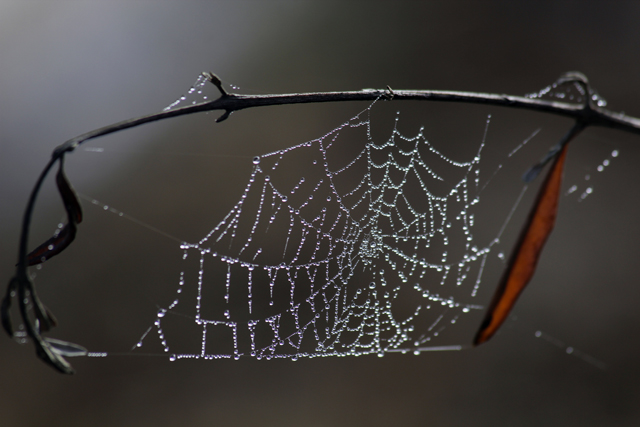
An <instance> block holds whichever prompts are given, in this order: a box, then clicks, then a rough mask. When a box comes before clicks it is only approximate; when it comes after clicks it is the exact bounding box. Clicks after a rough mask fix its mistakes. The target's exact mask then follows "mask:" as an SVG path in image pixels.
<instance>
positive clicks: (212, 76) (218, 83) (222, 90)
mask: <svg viewBox="0 0 640 427" xmlns="http://www.w3.org/2000/svg"><path fill="white" fill-rule="evenodd" d="M202 75H203V76H205V77H206V79H207V80H209V81H210V82H211V83H213V85H214V86H215V87H217V88H218V90H219V91H220V93H221V94H222V97H225V96H229V93H228V92H227V91H226V90H225V88H223V87H222V81H221V80H220V77H218V76H216V75H215V74H213V73H210V72H208V71H205V72H203V73H202Z"/></svg>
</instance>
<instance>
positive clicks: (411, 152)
mask: <svg viewBox="0 0 640 427" xmlns="http://www.w3.org/2000/svg"><path fill="white" fill-rule="evenodd" d="M375 105H376V102H374V103H373V104H372V105H370V106H369V107H368V108H367V109H365V110H364V111H362V112H361V113H359V114H358V115H356V116H355V117H353V118H351V119H350V120H348V121H346V122H344V123H343V124H341V125H340V126H338V127H337V128H336V129H334V130H332V131H331V132H329V133H327V134H326V135H324V136H322V137H320V138H317V139H314V140H311V141H308V142H305V143H303V144H299V145H296V146H293V147H289V148H286V149H283V150H278V151H274V152H271V153H267V154H263V155H261V156H257V157H255V158H254V159H253V168H252V171H251V174H250V176H249V179H248V183H247V185H246V187H245V189H244V191H243V193H242V194H241V196H240V200H239V201H238V202H237V203H236V204H235V206H233V208H232V209H231V210H230V211H229V212H228V214H227V215H226V216H225V217H224V218H223V219H222V220H221V221H220V222H218V223H217V225H216V226H215V227H214V228H213V229H212V230H211V231H210V232H209V233H207V234H206V235H205V236H204V237H203V238H202V239H201V240H199V241H198V242H195V243H183V244H182V245H181V249H182V250H183V262H184V265H185V267H184V269H183V271H182V272H181V273H180V276H179V280H178V283H177V286H176V290H175V299H174V300H173V301H172V302H170V303H169V304H167V305H165V306H163V307H161V308H159V310H158V312H157V318H156V319H155V321H154V323H153V325H152V326H150V327H149V329H147V331H146V332H145V333H144V334H143V336H142V337H141V339H140V341H139V342H138V343H137V344H136V346H134V349H135V348H138V347H142V346H143V343H145V340H148V339H149V335H155V334H154V333H152V331H153V330H155V332H156V333H157V337H158V338H159V341H160V343H161V345H162V349H163V351H164V352H165V353H167V354H169V355H170V358H171V360H176V359H181V358H204V359H217V358H236V359H238V358H239V357H241V356H253V357H255V358H258V359H262V358H265V359H271V358H291V359H293V360H295V359H297V358H299V357H319V356H346V355H355V356H359V355H364V354H378V355H379V356H382V355H384V354H385V353H389V352H403V353H404V352H413V353H416V354H419V353H420V352H422V351H430V350H458V349H461V348H462V346H460V345H442V344H439V343H438V340H439V338H440V337H441V336H442V335H444V332H445V330H446V328H447V326H449V325H451V324H454V323H456V322H458V321H459V320H460V318H461V317H463V316H465V315H466V314H467V313H470V312H472V311H477V310H480V309H482V308H483V307H482V306H481V305H478V304H477V303H476V301H475V300H474V297H475V296H476V294H477V291H478V288H479V285H480V282H481V278H482V274H483V269H484V265H485V262H486V260H487V257H488V255H489V253H490V251H491V249H492V247H493V246H494V245H495V244H497V243H498V242H499V237H500V236H499V235H498V237H496V238H495V239H493V240H492V241H490V242H489V243H488V244H485V245H484V246H481V245H478V244H477V243H476V239H474V233H473V227H474V213H473V210H474V207H475V205H477V204H478V203H479V194H480V192H481V188H480V183H479V174H480V170H479V163H480V159H481V152H482V149H483V147H484V138H482V142H481V143H480V144H479V147H478V149H477V152H476V153H475V155H473V156H472V157H471V158H470V159H466V160H463V161H459V160H453V159H450V158H448V157H447V156H445V155H444V154H442V153H441V152H440V151H438V150H437V149H436V148H435V147H434V146H432V145H431V144H430V143H429V142H428V141H427V140H426V138H425V136H424V134H423V129H421V130H420V131H419V132H418V134H417V135H415V136H411V137H409V136H405V135H402V134H401V133H400V131H399V130H398V121H399V117H396V120H395V125H394V126H393V128H392V130H391V132H390V135H389V136H388V137H387V138H386V139H383V140H381V141H376V140H375V139H374V138H373V137H372V130H371V112H372V109H373V108H374V106H375ZM488 124H489V121H488V120H487V127H488ZM485 136H486V129H485ZM354 141H360V143H359V144H360V146H359V147H354V145H353V144H354ZM525 143H526V141H525ZM345 152H346V153H350V155H348V156H345ZM501 232H502V231H501ZM460 241H462V242H463V243H462V244H457V243H456V244H452V243H451V242H460Z"/></svg>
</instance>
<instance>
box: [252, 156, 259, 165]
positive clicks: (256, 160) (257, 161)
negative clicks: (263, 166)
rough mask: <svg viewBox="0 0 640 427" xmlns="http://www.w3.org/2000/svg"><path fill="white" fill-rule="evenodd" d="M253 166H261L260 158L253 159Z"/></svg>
mask: <svg viewBox="0 0 640 427" xmlns="http://www.w3.org/2000/svg"><path fill="white" fill-rule="evenodd" d="M253 164H254V165H257V164H260V156H255V157H254V158H253Z"/></svg>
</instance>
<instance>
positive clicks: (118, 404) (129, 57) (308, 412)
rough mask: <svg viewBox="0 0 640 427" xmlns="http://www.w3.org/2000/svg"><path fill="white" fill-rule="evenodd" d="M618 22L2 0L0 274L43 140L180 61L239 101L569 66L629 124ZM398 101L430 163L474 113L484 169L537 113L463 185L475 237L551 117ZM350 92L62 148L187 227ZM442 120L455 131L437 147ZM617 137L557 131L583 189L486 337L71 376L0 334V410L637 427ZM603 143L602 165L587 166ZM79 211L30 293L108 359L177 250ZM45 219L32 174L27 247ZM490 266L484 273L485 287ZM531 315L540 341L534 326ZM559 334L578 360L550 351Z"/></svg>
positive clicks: (327, 118)
mask: <svg viewBox="0 0 640 427" xmlns="http://www.w3.org/2000/svg"><path fill="white" fill-rule="evenodd" d="M638 22H640V3H638V2H631V1H628V2H625V1H616V2H604V1H602V2H596V1H590V2H578V1H537V2H524V1H446V2H445V1H406V2H404V1H388V2H383V1H337V2H332V1H226V2H225V1H220V2H214V1H210V2H201V1H179V2H178V1H175V2H169V1H140V0H138V1H133V2H132V1H109V2H106V1H104V2H100V1H55V2H53V1H24V0H22V1H2V2H0V94H1V97H0V100H1V102H0V109H1V114H0V129H1V132H0V135H1V136H0V141H1V142H0V144H1V146H0V147H1V149H2V153H1V154H0V200H1V202H0V205H1V206H2V209H1V210H0V227H1V228H0V230H1V233H2V234H1V236H2V238H1V239H0V242H1V243H0V254H1V255H2V256H1V257H0V263H1V264H0V284H1V285H2V286H3V287H4V286H5V284H6V283H7V282H8V281H9V279H10V277H11V275H12V274H13V272H14V267H13V266H14V264H15V262H16V250H17V243H18V234H19V226H20V221H21V215H22V212H23V209H24V206H25V203H26V200H27V197H28V193H29V191H30V188H31V186H32V185H33V183H34V182H35V179H36V177H37V174H38V173H39V172H40V170H41V168H42V167H43V166H44V165H45V163H46V161H47V159H48V156H49V155H50V153H51V151H52V149H53V148H54V147H55V146H56V145H58V144H60V143H62V142H63V141H65V140H67V139H69V138H71V137H73V136H76V135H78V134H80V133H83V132H86V131H89V130H92V129H94V128H98V127H101V126H104V125H107V124H110V123H113V122H116V121H119V120H123V119H126V118H130V117H134V116H139V115H142V114H147V113H150V112H154V111H157V110H159V109H161V108H163V107H165V106H167V105H168V104H170V103H171V102H172V101H174V100H175V99H177V98H178V97H179V96H180V95H181V94H183V93H185V92H186V91H187V90H188V88H189V86H190V85H191V84H192V83H193V82H194V81H195V79H196V77H197V75H198V74H199V73H200V72H202V71H205V70H207V71H213V72H215V73H217V74H218V75H220V76H221V78H222V79H223V80H224V81H225V84H227V85H236V86H239V87H240V89H239V90H240V91H241V92H244V93H281V92H307V91H332V90H354V89H360V88H368V87H373V88H383V87H385V86H386V85H390V86H391V87H392V88H397V89H405V88H406V89H411V88H416V89H451V90H471V91H483V92H498V93H508V94H516V95H519V94H525V93H530V92H534V91H537V90H539V89H541V88H542V87H544V86H546V85H547V84H550V83H551V82H553V81H554V80H555V79H556V78H557V77H558V76H559V75H560V74H561V73H563V72H565V71H570V70H579V71H582V72H583V73H585V74H586V75H587V76H588V77H589V78H590V81H591V83H592V84H593V86H594V87H595V88H597V89H598V91H599V92H600V94H601V95H602V96H604V97H605V98H606V99H607V100H608V101H609V107H610V108H611V109H613V110H616V111H625V112H627V113H629V114H631V115H635V116H638V115H640V107H638V100H639V99H640V84H639V83H638V79H637V76H638V70H640V59H639V58H640V55H638V53H639V52H640V32H639V30H638V24H637V23H638ZM228 87H230V86H228ZM211 94H215V91H212V92H211ZM412 105H413V104H411V105H409V104H407V105H400V104H398V105H397V108H398V109H399V110H402V111H403V113H402V114H403V116H402V117H403V118H404V117H405V116H406V120H407V123H414V122H415V123H421V124H423V125H425V127H426V128H427V134H429V132H431V133H430V134H429V135H430V137H429V138H430V141H432V142H434V143H435V144H438V143H439V144H441V145H440V148H442V150H443V151H446V150H449V151H448V152H447V153H448V154H449V155H450V156H451V157H455V156H456V153H460V152H463V153H465V155H466V154H468V152H466V151H464V150H469V139H471V143H472V144H475V147H477V144H478V143H479V141H480V139H481V137H482V132H483V130H484V122H485V120H486V115H487V114H489V113H490V114H492V125H491V127H490V133H489V136H490V138H489V140H488V144H487V148H486V150H485V155H486V156H487V159H488V161H489V162H494V163H495V164H497V163H500V162H502V161H503V159H504V155H505V153H508V152H509V150H510V149H511V148H512V147H514V146H515V145H517V142H518V141H521V140H522V139H524V138H526V137H527V136H528V135H530V134H531V132H532V131H533V130H535V129H536V128H538V127H540V128H542V130H543V131H542V132H543V133H541V136H540V137H539V138H538V137H537V138H535V139H534V140H533V141H532V142H531V143H530V147H529V146H528V147H527V148H528V149H530V150H531V151H529V153H530V154H528V155H527V157H521V158H520V159H519V160H517V161H516V160H513V162H509V163H505V165H509V167H511V168H512V169H513V170H512V171H511V175H502V174H501V175H500V176H498V177H497V178H496V179H497V181H498V182H496V183H495V186H494V184H493V183H492V188H493V190H491V191H488V193H487V196H486V197H485V198H484V199H483V201H482V203H483V204H484V206H485V208H486V209H487V210H486V211H485V214H484V217H483V218H484V219H485V220H486V221H487V223H486V224H487V230H489V231H487V232H486V233H487V235H486V238H491V237H492V236H494V235H495V232H494V231H495V230H496V228H495V227H496V224H498V226H499V224H501V223H502V221H504V219H505V218H506V215H507V214H508V212H509V208H510V206H511V204H512V203H513V201H514V199H515V196H517V193H518V191H519V188H521V184H520V182H519V181H518V179H519V176H520V175H519V174H521V173H522V172H524V170H525V169H526V167H527V166H528V165H529V164H531V163H533V162H535V161H536V160H537V159H538V158H539V156H541V155H542V154H543V153H544V152H545V150H546V149H547V148H548V147H549V146H550V145H552V144H553V143H554V142H555V140H554V138H557V137H558V136H559V135H560V134H561V133H562V132H563V131H564V130H565V129H566V126H567V125H568V123H567V122H565V121H562V120H560V119H557V118H549V117H547V116H545V115H542V114H537V113H523V112H518V113H514V112H511V111H508V110H506V109H501V108H490V109H487V108H484V109H480V108H479V107H473V108H471V107H469V108H467V107H455V108H454V107H451V106H440V105H436V106H433V105H431V106H429V107H425V106H415V105H413V107H415V111H417V112H418V113H419V114H418V113H416V112H415V111H414V113H413V114H418V117H414V118H413V119H412V118H411V114H412V109H413V107H412ZM366 106H367V104H357V105H356V104H353V105H333V106H329V105H324V106H303V107H300V106H297V107H274V108H270V109H256V110H248V111H242V112H237V113H235V114H233V115H232V116H231V118H230V119H229V120H227V121H226V122H224V123H222V124H215V123H214V119H215V118H216V117H217V113H215V114H209V115H202V116H198V117H188V118H182V119H175V120H172V121H167V122H163V123H161V124H157V125H150V126H147V127H143V128H140V129H135V130H132V131H128V132H124V133H122V134H119V135H115V136H113V137H108V138H105V139H103V140H96V141H95V142H92V143H91V145H89V146H90V147H98V148H103V149H104V152H103V153H96V152H92V151H86V150H78V152H77V153H74V154H73V155H71V156H69V158H68V161H67V164H68V165H67V167H68V170H69V176H70V178H71V180H72V182H73V183H74V185H75V187H76V189H77V190H78V191H79V192H80V193H82V194H86V195H88V196H90V197H94V198H96V199H98V200H100V201H102V202H104V203H106V204H109V205H112V206H114V207H116V208H118V209H120V210H122V211H125V212H126V213H127V214H130V215H132V216H134V217H136V218H140V219H142V220H144V221H145V222H147V223H149V224H152V225H154V226H156V227H158V228H160V229H162V230H163V231H165V232H167V233H170V234H172V235H176V236H179V237H180V238H181V239H185V240H188V241H194V240H196V239H198V238H199V237H201V236H202V235H204V233H206V232H207V231H208V230H210V229H211V228H212V227H213V226H214V225H215V224H216V223H217V222H218V221H219V220H220V219H221V218H222V215H223V214H224V213H226V212H227V211H228V210H229V209H230V207H231V206H232V205H233V204H234V203H235V202H236V201H237V200H238V197H239V195H240V192H241V191H242V188H243V187H244V185H245V184H246V180H247V177H248V174H249V172H250V170H251V164H250V158H251V157H252V156H253V155H255V154H260V153H265V152H269V151H272V150H275V149H278V148H284V147H287V146H291V145H294V144H297V143H300V142H304V141H307V140H309V139H312V138H315V137H318V136H320V135H324V134H325V133H326V132H328V131H330V130H331V129H333V128H334V127H335V126H337V125H338V124H340V123H341V122H342V121H344V120H345V119H347V118H349V117H351V116H353V115H355V114H356V113H357V112H359V111H360V110H362V109H363V108H365V107H366ZM393 107H394V108H395V107H396V105H395V104H393ZM430 126H432V128H433V129H434V130H432V131H429V129H430ZM447 129H451V130H452V131H454V132H457V134H456V135H460V136H459V138H458V137H455V138H453V139H452V140H448V139H447ZM415 130H416V129H415V128H414V129H408V130H407V133H409V134H410V133H411V132H414V133H415ZM465 132H466V133H465ZM544 132H546V133H544ZM639 145H640V138H638V137H636V136H632V135H626V134H622V133H621V132H617V131H605V130H588V131H587V132H585V134H584V135H583V136H581V137H580V139H579V140H578V141H576V142H575V143H574V144H573V146H572V147H571V149H570V152H569V163H568V166H567V171H566V174H565V191H566V190H567V189H568V188H569V187H570V186H571V185H572V184H577V185H579V186H580V188H581V189H584V188H585V185H586V184H585V180H584V177H585V175H590V176H591V180H590V182H589V185H591V186H592V187H593V189H594V192H593V194H592V195H590V196H589V197H588V198H586V199H585V200H584V201H582V202H578V201H577V199H578V198H579V197H578V194H577V193H576V194H573V196H571V197H570V196H566V197H564V198H563V200H562V204H561V207H560V217H559V220H558V224H557V226H556V230H555V232H554V234H553V235H552V237H551V238H550V240H549V243H548V247H547V249H546V250H545V252H544V255H543V258H542V260H541V263H540V266H539V269H538V272H537V274H536V276H535V278H534V280H533V281H532V283H531V284H530V288H529V289H527V290H526V292H525V293H524V295H523V296H522V298H521V300H520V302H519V303H518V305H517V307H516V309H515V311H514V316H513V317H512V318H511V319H510V320H509V322H507V324H506V325H505V327H504V328H503V330H502V332H501V333H500V334H499V335H498V336H496V337H495V338H494V339H493V340H492V341H491V342H489V343H487V344H485V345H483V346H481V347H479V348H477V349H472V350H465V351H462V352H448V353H431V354H429V353H427V354H422V355H421V356H419V357H415V356H412V355H395V354H394V355H387V356H386V357H384V358H377V357H374V356H371V357H360V358H328V359H324V358H320V359H310V360H307V359H301V360H299V361H297V362H291V361H286V360H284V361H283V360H281V361H271V362H267V361H256V360H252V359H247V360H244V359H243V360H240V361H237V362H236V361H210V362H203V361H181V362H176V363H169V362H168V361H167V359H165V358H153V357H116V356H113V357H108V358H106V359H88V358H83V359H76V360H72V363H73V364H74V366H75V368H76V369H77V371H78V373H77V374H76V375H75V376H73V377H67V376H63V375H60V374H58V373H56V372H54V371H53V370H52V369H50V368H49V367H47V366H45V365H44V364H43V363H41V362H40V361H39V360H37V358H36V357H35V355H34V352H33V348H32V346H30V345H27V346H19V345H17V344H15V343H14V342H12V341H11V340H10V339H9V338H7V337H1V339H0V362H1V366H0V379H1V381H0V384H1V385H2V392H0V417H1V418H0V419H1V420H2V421H1V422H0V424H2V425H6V426H33V425H49V426H76V425H77V426H89V425H90V426H128V425H132V426H133V425H136V426H138V425H155V426H161V425H178V424H179V425H222V424H224V425H239V426H240V425H242V426H245V425H263V426H270V425H273V426H288V425H292V426H293V425H296V426H297V425H305V426H307V425H308V426H313V425H318V426H324V425H332V426H339V425H349V426H356V425H363V426H364V425H399V426H414V425H437V426H448V425H478V426H502V425H504V426H508V425H509V426H510V425H518V426H527V425H531V426H538V425H542V424H544V425H581V426H583V425H594V426H601V425H609V426H613V425H638V424H639V423H640V410H639V409H638V401H639V398H640V385H639V382H638V378H640V368H638V363H637V360H638V357H639V356H640V338H639V337H640V333H639V332H640V310H639V309H638V306H639V304H640V288H639V287H638V286H637V284H638V280H639V279H640V273H639V272H638V270H637V266H636V262H637V261H636V254H637V246H638V245H637V241H638V238H639V237H640V222H639V221H638V220H637V219H636V218H637V217H638V214H639V213H640V204H639V203H638V202H637V200H638V196H639V195H640V193H639V191H638V189H637V187H636V186H635V185H636V183H637V182H638V167H637V164H636V163H634V162H635V161H640V149H638V146H639ZM614 149H617V150H619V151H620V156H619V157H617V158H615V159H613V160H612V164H611V166H609V167H608V168H607V170H606V171H605V172H603V173H601V174H599V173H598V172H596V167H597V166H598V164H600V163H601V162H602V160H603V159H605V158H607V157H608V156H609V154H610V153H611V151H612V150H614ZM492 156H493V157H492ZM501 156H502V157H501ZM467 158H468V157H467ZM494 166H495V165H494ZM487 170H489V171H491V170H493V169H492V167H491V166H489V168H488V169H487ZM503 191H504V192H503ZM530 193H532V192H530ZM531 195H532V194H531ZM529 201H530V200H529ZM83 203H84V206H85V216H86V219H85V222H84V223H83V224H82V225H81V229H80V232H79V234H78V239H77V242H75V244H74V246H72V247H71V248H70V249H69V250H68V252H67V253H65V254H64V255H61V256H60V257H59V259H56V260H54V261H52V262H50V263H47V265H46V266H45V268H43V269H42V271H40V272H38V276H37V278H36V284H37V285H38V289H39V292H40V294H41V297H42V298H43V300H44V301H45V303H46V304H47V305H48V306H49V307H50V308H51V309H52V311H53V312H54V313H56V315H57V316H58V320H59V321H60V326H59V327H58V328H57V330H56V331H55V332H54V333H53V336H56V337H60V338H63V339H69V340H71V341H75V342H79V343H82V344H84V345H87V346H88V347H89V348H90V349H91V350H96V351H99V350H114V351H127V350H128V349H129V348H130V346H131V345H132V344H133V343H135V342H136V340H137V339H138V338H139V337H140V335H141V333H142V332H143V331H144V328H143V329H142V330H141V329H140V327H141V325H143V324H145V322H147V319H150V318H153V316H154V313H155V310H156V309H157V307H156V305H155V304H156V303H157V301H159V300H161V299H162V295H164V294H162V292H163V290H162V289H163V288H162V287H163V286H164V287H165V288H166V287H167V283H169V285H168V287H169V289H173V286H174V285H175V282H176V277H177V276H176V275H175V274H176V273H175V271H176V270H175V269H173V270H172V268H173V267H175V265H174V264H172V263H173V262H174V260H175V259H176V257H177V258H179V251H178V250H177V248H176V244H175V243H174V242H172V241H169V242H167V241H166V239H164V238H163V237H162V236H159V235H155V234H152V233H148V232H147V231H146V230H144V229H141V228H139V227H136V226H134V225H131V224H129V223H127V224H124V223H123V221H122V220H120V219H118V218H117V217H115V216H113V215H112V216H109V215H106V214H105V213H104V212H101V210H100V209H99V208H96V207H95V206H92V205H91V204H90V203H86V201H85V202H83ZM493 209H495V215H493ZM522 214H523V212H520V213H519V214H518V215H520V216H521V215H522ZM518 215H516V217H518ZM62 219H64V215H63V211H62V208H61V207H60V203H59V202H58V200H57V195H56V192H55V190H54V188H53V185H52V184H51V183H49V184H48V185H47V187H46V188H45V191H44V193H43V195H42V198H41V200H40V201H39V204H38V214H37V216H36V222H35V225H34V228H33V232H32V236H33V237H32V240H31V242H32V245H33V244H36V243H39V241H40V240H44V239H46V238H47V237H48V236H49V235H50V234H51V232H52V231H53V230H54V229H55V227H56V224H57V223H58V222H59V221H60V220H62ZM516 225H517V224H515V223H514V226H513V227H510V228H509V230H508V233H509V236H511V237H509V238H510V239H513V236H515V234H517V228H518V227H517V226H516ZM479 228H480V230H479V231H478V233H479V235H482V227H479ZM496 274H498V273H496ZM498 275H499V274H498ZM494 276H495V274H494ZM492 280H493V282H492ZM496 280H497V277H492V276H491V273H489V274H488V276H487V277H486V280H485V282H484V283H483V290H484V292H485V293H486V295H485V296H484V298H485V302H486V299H487V298H489V297H490V294H491V292H492V289H493V288H492V287H493V286H494V284H495V281H496ZM479 320H480V319H478V321H479ZM538 330H540V331H543V332H544V334H545V336H548V337H553V339H555V340H557V341H561V343H556V344H554V343H551V342H550V341H549V340H545V339H540V338H536V337H535V335H534V333H535V331H538ZM469 332H470V333H472V332H473V331H472V330H470V331H469ZM568 346H571V347H573V348H575V349H577V350H579V351H580V352H581V353H578V352H574V353H573V354H567V351H566V347H568ZM576 354H577V355H576ZM581 354H586V355H588V356H590V357H593V358H596V359H598V360H600V361H602V362H603V363H605V364H606V366H607V368H606V369H604V370H603V369H600V368H599V367H598V366H596V365H594V364H592V363H589V362H588V361H586V360H585V358H581V357H579V356H580V355H581Z"/></svg>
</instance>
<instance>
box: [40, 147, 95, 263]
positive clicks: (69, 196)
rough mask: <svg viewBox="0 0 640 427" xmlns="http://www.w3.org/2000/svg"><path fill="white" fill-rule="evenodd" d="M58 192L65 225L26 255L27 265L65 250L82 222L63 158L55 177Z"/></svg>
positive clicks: (79, 207) (77, 201) (78, 205)
mask: <svg viewBox="0 0 640 427" xmlns="http://www.w3.org/2000/svg"><path fill="white" fill-rule="evenodd" d="M56 184H57V185H58V192H59V193H60V196H61V197H62V202H63V204H64V209H65V211H66V212H67V224H66V225H65V226H64V227H63V228H62V230H60V231H59V232H58V233H56V234H55V235H54V236H53V237H52V238H50V239H48V240H47V241H46V242H44V243H43V244H41V245H40V246H38V247H37V248H35V249H34V250H33V251H31V252H30V253H29V255H27V265H29V266H32V265H37V264H40V263H43V262H44V261H46V260H48V259H49V258H52V257H54V256H55V255H58V254H59V253H60V252H62V251H63V250H65V249H66V248H67V247H68V246H69V245H70V244H71V242H73V240H74V239H75V237H76V224H79V223H81V222H82V207H81V206H80V201H79V200H78V197H77V196H76V193H75V191H74V190H73V187H71V184H70V183H69V180H68V179H67V177H66V176H65V174H64V166H63V158H60V169H58V174H57V175H56Z"/></svg>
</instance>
